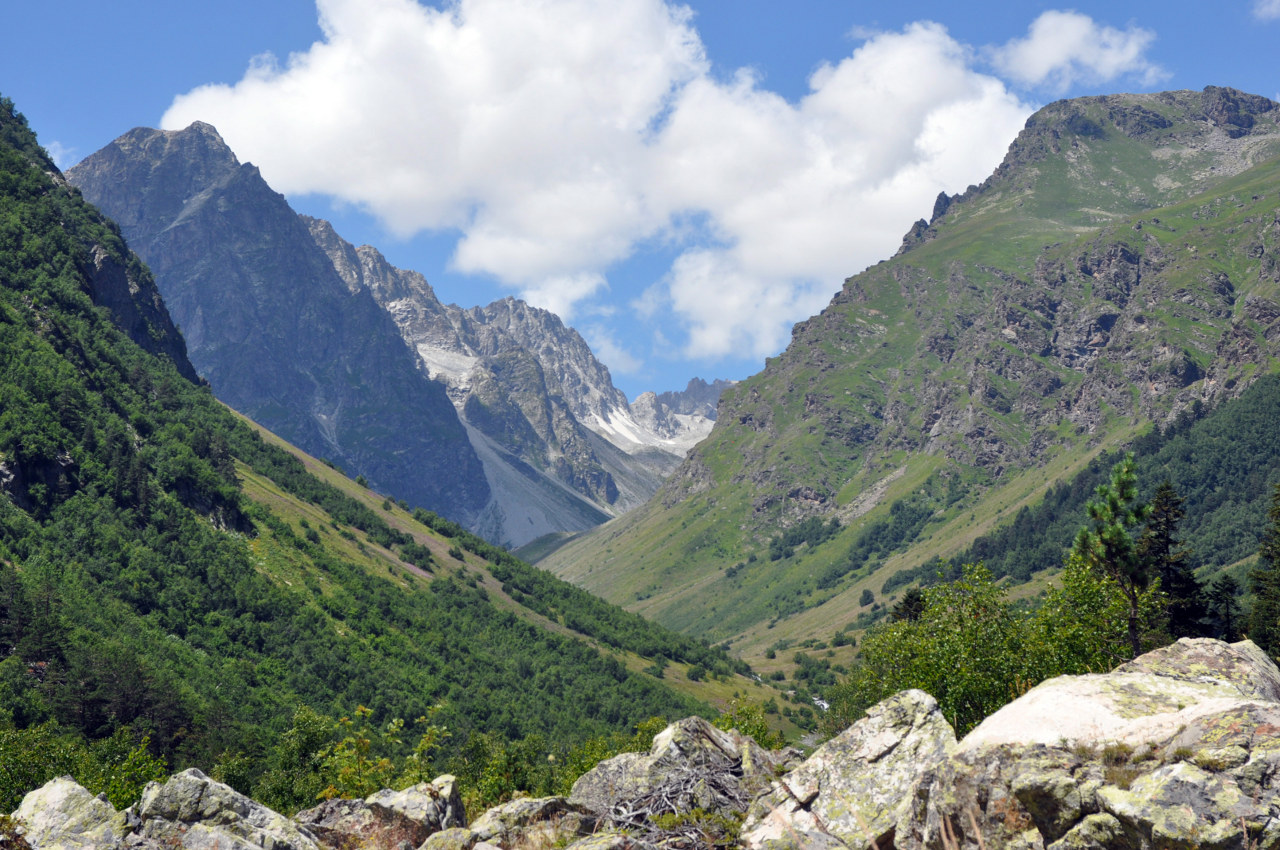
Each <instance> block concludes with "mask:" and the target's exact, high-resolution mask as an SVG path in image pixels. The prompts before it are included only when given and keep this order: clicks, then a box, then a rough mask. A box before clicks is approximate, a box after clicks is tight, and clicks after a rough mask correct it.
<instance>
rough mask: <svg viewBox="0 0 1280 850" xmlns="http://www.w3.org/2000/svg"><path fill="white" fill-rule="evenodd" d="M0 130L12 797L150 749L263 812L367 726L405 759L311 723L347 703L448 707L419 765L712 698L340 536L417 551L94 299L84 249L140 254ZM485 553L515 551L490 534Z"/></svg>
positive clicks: (1, 430) (591, 617) (637, 636)
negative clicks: (270, 502)
mask: <svg viewBox="0 0 1280 850" xmlns="http://www.w3.org/2000/svg"><path fill="white" fill-rule="evenodd" d="M0 140H5V141H7V142H8V144H0V281H2V282H3V285H2V286H0V464H3V465H4V467H5V470H6V475H5V476H4V478H5V482H6V483H5V484H4V487H3V490H2V491H0V658H3V659H4V660H3V661H0V737H2V738H3V740H4V742H5V744H4V746H5V747H7V749H6V750H5V753H6V757H4V758H0V774H2V775H0V794H3V795H5V796H4V799H5V800H7V801H8V802H7V803H6V805H10V804H11V805H10V809H11V808H12V805H16V801H15V799H14V798H15V795H17V798H19V799H20V796H21V794H22V793H25V792H26V791H28V790H30V789H31V788H32V787H35V786H36V785H38V784H40V783H41V782H43V781H45V780H46V779H48V778H49V777H50V776H51V775H57V774H59V773H73V774H75V775H77V777H78V778H79V777H80V776H81V775H83V776H85V777H88V778H87V779H81V782H82V784H86V787H90V783H91V782H97V783H98V784H97V785H96V786H93V789H94V790H100V791H105V792H106V793H108V795H109V796H113V797H114V798H117V799H123V798H124V797H125V796H127V795H128V794H129V793H132V792H131V790H130V789H131V788H133V786H134V785H136V783H137V782H140V781H143V778H145V777H148V776H149V775H150V774H151V773H152V772H153V770H152V769H153V768H154V767H155V765H156V764H158V763H160V760H163V761H165V762H167V763H168V764H169V765H170V766H171V767H172V768H173V769H181V768H183V767H186V766H189V765H198V766H201V767H203V768H207V769H212V770H213V771H214V772H215V773H217V774H219V775H220V776H222V777H225V778H226V779H227V781H229V782H232V783H233V784H234V785H235V786H236V787H237V788H239V789H240V790H242V791H253V792H254V793H255V794H259V796H260V798H261V799H263V801H264V802H268V804H271V805H275V806H278V807H280V808H282V809H288V808H290V807H293V808H297V807H301V806H302V805H313V804H314V801H315V799H316V796H317V794H319V793H320V792H321V791H323V790H325V788H327V787H328V786H330V785H333V786H334V787H335V789H338V790H341V789H342V787H343V786H342V785H341V784H340V783H339V782H336V781H330V779H329V777H330V775H332V774H335V772H337V773H340V772H341V771H340V770H339V769H340V768H341V767H342V766H343V764H345V763H347V762H349V761H351V760H352V759H354V760H355V761H356V762H360V761H361V759H363V758H364V757H363V756H361V754H360V747H361V746H362V745H361V743H360V742H361V740H363V738H365V737H367V738H368V739H369V740H370V742H371V744H370V746H371V747H372V748H373V754H372V756H371V757H374V756H376V758H375V759H374V761H375V762H376V760H377V759H378V758H382V757H386V758H388V759H391V760H392V762H393V763H395V764H396V765H398V767H397V770H402V769H406V768H405V766H406V765H408V764H409V763H408V761H407V759H409V758H410V757H411V756H413V755H414V749H415V748H414V746H413V742H412V736H408V735H402V734H399V733H397V734H396V735H393V736H392V737H391V738H387V737H385V735H384V733H383V732H382V731H379V732H378V733H377V734H376V735H375V734H373V732H371V731H370V732H367V733H366V732H362V731H360V729H359V728H352V729H349V730H347V731H345V732H343V734H341V735H338V736H337V739H335V732H334V728H333V723H332V722H331V721H329V720H327V719H326V718H328V717H342V716H346V715H350V714H351V713H352V712H353V711H354V709H355V707H356V706H358V705H363V706H367V707H368V709H369V711H370V712H371V713H370V714H369V715H368V717H367V723H368V724H369V728H370V729H371V730H372V729H377V730H386V729H388V728H389V725H390V724H392V723H394V722H395V718H413V717H419V716H429V715H430V712H431V710H432V707H433V706H434V705H436V704H437V703H440V702H443V703H445V706H446V707H445V708H444V709H442V710H441V717H440V718H439V725H442V726H443V725H447V726H448V727H449V728H450V729H452V730H455V731H454V735H455V737H451V738H449V739H446V740H438V741H436V743H435V744H433V745H432V746H431V747H427V748H426V749H423V750H422V751H421V752H419V753H418V761H417V763H416V764H417V766H416V768H415V770H417V771H418V772H419V774H420V775H421V774H422V772H424V771H427V770H429V769H434V768H436V767H438V766H440V765H442V764H446V763H448V761H449V759H451V758H453V757H455V756H456V754H457V752H458V750H459V748H460V747H461V746H462V745H463V744H464V742H465V741H466V740H467V738H468V736H469V735H470V733H471V732H473V731H474V730H477V729H485V730H489V731H491V732H492V734H494V735H496V736H498V737H499V738H500V739H501V740H502V741H504V742H505V741H521V740H524V739H526V738H529V737H530V736H535V735H542V736H545V737H547V738H549V739H555V740H562V741H564V742H565V744H566V746H571V745H572V744H573V743H575V742H579V741H583V740H586V739H589V738H591V737H593V736H600V735H605V734H608V733H610V732H611V731H615V730H619V729H626V728H629V727H630V726H632V725H633V724H635V723H637V722H639V721H640V720H641V719H642V718H645V717H649V716H652V715H654V714H663V715H667V716H680V715H686V714H690V713H697V712H699V711H707V708H706V707H705V706H702V705H700V704H698V703H697V702H695V701H693V700H691V699H689V698H686V697H683V696H680V695H677V694H675V693H674V692H672V691H670V690H668V689H666V688H664V687H662V686H661V684H659V683H657V682H655V681H654V680H653V679H652V678H650V677H646V676H641V675H632V674H630V673H628V671H627V670H626V669H625V668H624V667H623V666H622V665H621V664H620V663H619V662H618V661H617V660H616V659H615V658H613V657H610V656H608V655H607V654H604V653H602V652H600V651H598V650H596V649H595V648H593V647H592V646H590V645H588V644H587V643H586V642H584V641H581V640H577V639H573V638H571V637H567V636H565V635H562V634H559V633H555V632H552V631H549V630H545V629H542V628H539V627H537V626H535V625H533V624H531V623H530V621H529V620H526V619H521V618H520V617H519V616H517V614H516V613H513V612H512V611H509V610H503V609H499V608H498V607H496V606H494V605H493V604H491V602H490V600H489V598H488V596H487V595H486V593H485V592H484V589H483V588H482V587H480V586H477V585H478V582H476V581H475V579H474V577H472V578H471V582H470V584H468V583H465V582H462V581H458V580H454V579H452V578H449V577H441V578H437V579H435V580H433V581H430V582H423V581H419V582H415V583H413V584H411V585H409V586H406V585H405V584H404V583H403V581H402V580H392V578H389V577H388V574H387V572H386V570H385V569H383V570H376V571H375V570H371V569H370V568H369V567H368V565H366V564H364V563H353V562H352V561H351V560H350V559H348V558H347V557H346V555H344V554H341V553H344V552H348V551H350V550H349V549H345V548H343V547H345V545H346V541H347V540H348V539H349V540H354V541H356V543H357V548H358V547H359V546H363V545H364V539H363V538H358V537H357V534H356V532H360V533H362V534H363V535H364V536H365V537H367V539H368V540H369V541H371V542H372V543H375V544H378V545H380V546H384V547H396V548H397V549H398V551H399V552H401V553H402V554H404V555H405V557H406V558H407V559H410V560H417V561H423V562H426V561H428V558H427V557H426V554H427V553H424V552H423V551H422V550H423V549H426V548H427V547H425V546H423V544H422V543H421V541H420V540H415V539H414V538H413V537H412V536H411V535H410V534H408V533H406V532H404V531H402V530H399V529H397V528H393V527H391V526H390V525H389V524H388V523H387V519H386V516H385V514H384V515H380V514H379V512H377V511H375V510H372V509H370V507H369V506H368V505H366V504H364V503H363V502H361V501H359V500H357V499H355V498H352V497H351V496H349V495H346V494H345V493H344V492H342V491H341V490H340V489H339V488H337V487H334V486H331V485H329V484H326V483H324V482H322V481H321V480H319V479H318V478H316V477H314V476H312V475H310V474H308V473H307V471H306V468H305V466H304V465H303V463H302V462H301V461H300V460H299V459H298V458H297V457H295V456H293V455H292V454H290V453H288V452H287V451H285V450H283V449H281V448H278V447H276V446H274V445H272V444H270V443H268V442H267V441H264V440H263V439H261V438H260V437H259V435H258V434H257V432H256V431H255V430H253V429H252V428H251V427H250V426H249V425H247V424H245V423H244V422H242V421H241V420H239V419H237V418H236V417H234V416H233V415H232V414H231V413H230V412H229V411H228V410H227V409H226V408H224V407H223V406H222V405H221V404H219V403H218V402H217V401H216V400H215V399H214V398H213V396H212V395H211V393H210V392H209V390H208V388H207V387H204V386H198V385H196V384H194V383H192V382H190V381H188V380H186V379H184V378H183V377H182V373H181V372H180V371H179V369H178V368H176V366H175V364H174V362H173V361H171V360H169V359H167V358H166V357H163V356H159V355H157V354H155V353H152V352H149V351H148V350H144V349H143V348H140V347H139V345H138V344H136V343H135V342H134V341H133V340H132V339H130V337H129V336H128V335H127V334H126V333H124V331H122V329H121V328H119V327H117V326H116V324H115V323H114V321H113V318H114V317H115V316H116V314H115V313H113V312H111V311H109V310H107V309H104V308H103V307H101V306H97V305H95V303H94V287H93V283H92V280H91V278H90V277H89V274H90V272H91V270H92V269H94V267H95V266H94V263H95V261H94V254H93V253H92V252H94V251H96V250H97V249H99V248H101V249H102V250H103V251H106V252H107V255H108V257H109V258H111V259H113V260H114V261H116V262H118V263H119V265H120V266H121V268H123V269H125V270H126V272H127V274H128V276H129V277H130V279H131V280H133V281H136V282H138V283H139V284H145V283H147V282H148V281H149V278H148V277H147V275H148V273H147V272H146V270H145V268H144V267H142V266H141V264H140V263H138V261H137V260H136V258H132V256H131V255H129V254H128V252H127V249H126V248H125V246H124V243H123V241H122V240H121V239H120V237H119V233H118V231H117V230H116V229H115V228H114V226H113V225H111V224H110V223H109V222H107V221H106V220H104V219H103V218H102V217H101V216H100V215H99V214H98V213H97V212H96V211H95V210H94V209H93V208H92V207H90V206H89V205H87V204H85V203H84V202H83V200H82V199H81V198H80V196H79V194H78V193H77V192H75V191H74V190H70V189H68V188H66V187H65V186H62V185H57V184H54V183H53V182H52V181H51V180H50V179H49V177H48V176H47V175H46V174H45V171H46V170H51V169H52V166H51V165H49V164H48V163H47V158H46V157H44V155H43V153H42V152H41V151H40V150H39V148H38V146H37V145H36V144H35V141H34V138H33V137H31V135H30V133H29V131H28V130H27V129H26V128H25V124H24V123H23V122H21V121H20V119H19V118H18V117H16V116H15V114H14V113H13V112H12V108H11V106H10V105H3V106H0ZM46 166H47V167H46ZM143 291H144V293H145V290H143ZM144 336H145V333H144ZM237 464H240V466H237ZM238 469H241V470H247V472H246V475H249V474H251V475H252V476H253V478H254V479H255V482H259V481H260V480H261V479H265V480H266V481H268V482H270V484H271V487H272V488H278V489H279V490H281V491H283V492H284V493H285V494H288V495H289V496H290V497H292V498H294V499H297V500H301V501H302V502H305V503H307V505H308V506H309V507H308V510H309V511H314V510H317V509H318V510H319V511H323V512H324V513H325V514H327V516H325V517H324V519H323V520H321V521H320V522H319V523H317V525H318V526H319V528H317V527H314V526H312V525H310V524H308V525H306V526H302V529H303V530H302V533H301V534H299V533H298V532H297V531H296V529H297V528H298V526H299V525H300V522H298V521H297V520H296V519H292V518H290V517H287V516H285V515H284V514H282V513H281V511H284V510H287V508H275V507H272V508H269V507H267V506H266V505H263V504H257V503H254V502H252V501H251V500H250V499H248V498H247V497H246V496H245V494H244V490H243V487H242V484H241V482H240V480H239V479H238V475H237V470H238ZM255 486H257V485H256V484H255ZM263 486H266V485H263ZM267 489H271V488H267ZM273 495H274V494H273ZM312 515H313V516H314V514H312ZM329 528H333V529H334V530H335V531H336V533H335V534H332V535H331V534H330V533H329V531H328V529H329ZM322 532H323V533H322ZM418 534H419V535H421V534H422V532H421V531H420V530H419V531H418ZM447 536H449V537H451V538H453V539H454V540H455V541H456V544H457V545H460V546H466V547H468V548H473V550H474V551H477V552H484V553H487V554H494V555H495V556H500V555H502V554H503V553H501V551H500V550H497V549H496V548H494V547H487V544H483V545H482V541H481V542H476V539H473V538H470V537H467V536H465V535H463V534H461V533H455V532H453V531H452V530H450V533H449V534H448V535H447ZM338 544H340V545H338ZM331 546H332V548H331ZM486 547H487V548H486ZM428 551H429V550H428ZM459 551H461V550H459ZM504 564H505V569H506V571H507V572H508V573H510V575H512V576H521V575H524V574H525V571H527V572H529V573H532V572H533V570H532V568H530V567H528V566H526V565H520V564H519V563H518V562H515V561H514V559H512V558H510V556H509V555H508V556H506V560H505V561H504ZM471 566H472V568H473V569H480V568H481V565H480V564H479V562H478V561H473V562H472V565H471ZM548 587H549V588H550V589H547V590H545V591H544V589H543V588H541V587H539V588H538V594H539V596H540V597H541V598H545V599H547V602H546V603H543V604H544V606H545V605H552V604H554V605H555V606H556V610H557V611H558V612H559V614H560V615H561V616H562V617H565V618H568V617H571V616H576V617H578V618H579V619H581V620H582V622H583V624H584V626H585V628H586V629H587V630H588V631H591V632H594V633H598V635H600V636H601V637H602V639H605V636H607V635H608V632H609V630H610V629H611V627H612V626H611V622H612V620H613V619H615V618H616V619H617V621H618V622H626V623H629V624H630V625H628V627H627V629H628V636H627V637H626V638H620V637H619V638H614V639H613V640H614V642H615V643H617V644H618V645H623V644H636V645H639V644H640V642H641V641H648V643H649V644H650V647H651V649H652V651H653V653H654V655H653V657H657V656H658V655H666V654H668V651H669V654H670V655H673V656H681V655H688V656H694V655H697V654H699V653H706V657H707V659H708V660H709V661H711V662H712V663H722V664H724V663H725V658H726V657H725V656H724V655H723V653H719V652H713V651H712V650H710V649H709V648H706V647H705V646H704V647H701V648H699V647H698V646H697V645H696V642H691V641H688V639H686V638H681V637H678V636H673V635H668V634H666V633H664V632H663V631H662V630H661V629H659V628H657V627H655V626H651V625H648V624H644V625H643V626H642V625H640V624H638V623H635V622H633V621H632V620H630V619H629V618H631V617H632V616H633V615H625V614H623V613H622V612H619V611H617V610H616V609H610V608H609V606H607V605H605V604H604V603H600V602H598V600H596V601H594V602H591V603H587V602H585V601H584V602H583V604H582V606H581V607H582V610H581V611H579V610H578V608H577V603H576V602H574V601H573V600H575V599H578V598H579V597H577V596H575V595H574V593H575V592H571V591H568V590H565V589H563V588H561V587H559V586H558V585H557V586H554V587H551V586H548ZM576 593H581V592H580V591H576ZM582 596H585V594H582ZM530 598H533V595H532V594H530ZM552 600H556V601H555V602H552ZM592 606H597V607H594V608H593V607H592ZM635 619H636V620H638V619H639V618H635ZM298 705H307V706H312V707H313V708H310V709H306V710H301V709H296V706H298ZM291 720H292V725H291ZM365 720H366V719H362V720H361V722H362V723H364V722H365ZM433 725H436V724H434V723H433ZM361 728H362V727H361ZM347 738H351V741H349V742H348V743H346V744H345V745H343V741H346V739H347ZM396 739H398V743H397V742H396ZM143 740H146V741H147V742H148V743H147V744H146V745H145V746H143V745H142V744H140V743H139V742H141V741H143ZM421 740H422V739H421V738H420V739H419V741H421ZM125 743H128V744H129V746H128V747H125V746H124V744H125ZM436 744H439V745H440V748H439V749H438V750H435V749H434V748H435V746H436ZM139 746H143V749H142V750H137V747H139ZM32 753H40V754H41V755H40V757H39V759H34V758H33V757H32V756H31V754H32ZM85 753H88V755H85ZM148 759H155V760H156V761H154V762H153V761H148ZM326 759H328V760H327V761H326ZM344 760H345V761H344ZM424 761H430V762H432V764H430V765H424V764H423V762H424ZM85 765H89V767H85ZM93 765H100V766H102V767H101V770H99V774H100V775H101V777H102V778H101V779H94V778H93V777H94V776H95V775H98V774H95V772H94V771H95V770H98V768H95V767H93ZM107 766H110V767H111V770H112V771H114V773H109V772H106V771H107ZM90 768H92V769H90ZM49 771H53V773H49ZM360 774H361V771H360V770H357V771H355V773H354V774H351V776H352V777H353V778H352V779H351V780H350V786H351V787H354V786H355V785H356V784H358V782H357V781H358V778H359V775H360ZM112 777H114V778H112ZM344 781H345V780H344Z"/></svg>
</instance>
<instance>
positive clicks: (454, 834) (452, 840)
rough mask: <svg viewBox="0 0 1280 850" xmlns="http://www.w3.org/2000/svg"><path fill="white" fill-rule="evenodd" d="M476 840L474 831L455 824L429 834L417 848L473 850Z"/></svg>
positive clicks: (419, 849) (423, 849)
mask: <svg viewBox="0 0 1280 850" xmlns="http://www.w3.org/2000/svg"><path fill="white" fill-rule="evenodd" d="M476 840H477V839H476V835H475V833H474V832H472V831H471V830H469V829H466V828H465V827H458V826H455V827H450V828H449V829H442V830H440V831H439V832H437V833H435V834H434V835H432V836H430V837H429V838H428V839H427V840H426V841H424V842H423V844H422V846H421V847H419V848H418V850H475V847H476Z"/></svg>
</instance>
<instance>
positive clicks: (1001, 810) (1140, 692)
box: [882, 640, 1280, 850]
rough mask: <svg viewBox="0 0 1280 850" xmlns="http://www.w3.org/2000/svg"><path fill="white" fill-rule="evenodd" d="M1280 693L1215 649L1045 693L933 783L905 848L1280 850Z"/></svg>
mask: <svg viewBox="0 0 1280 850" xmlns="http://www.w3.org/2000/svg"><path fill="white" fill-rule="evenodd" d="M1277 684H1280V670H1277V668H1276V666H1275V665H1274V664H1273V663H1272V662H1271V661H1270V659H1268V658H1267V657H1266V656H1265V655H1264V654H1262V653H1261V652H1260V651H1258V649H1257V647H1256V646H1254V645H1253V644H1252V643H1249V642H1247V641H1244V642H1241V643H1237V644H1231V645H1227V644H1224V643H1222V642H1220V641H1212V640H1181V641H1178V642H1177V643H1176V644H1173V645H1172V646H1169V647H1165V648H1163V649H1161V650H1157V651H1156V652H1152V653H1148V654H1147V655H1144V656H1141V657H1139V658H1137V659H1135V660H1134V661H1132V662H1130V663H1128V664H1125V665H1123V666H1121V667H1120V668H1118V669H1117V670H1115V671H1114V672H1112V673H1109V674H1105V675H1091V676H1064V677H1060V678H1058V679H1053V680H1050V681H1048V682H1044V683H1042V684H1041V685H1040V686H1038V687H1037V688H1034V689H1032V690H1031V691H1030V692H1029V693H1027V694H1026V695H1024V696H1023V697H1021V698H1020V699H1018V700H1016V701H1015V702H1013V703H1011V704H1010V705H1008V706H1005V708H1003V709H1001V710H1000V711H998V712H996V713H995V714H993V715H991V717H989V718H987V720H986V721H984V722H983V723H982V725H980V726H979V727H978V728H977V729H975V730H974V731H973V732H971V733H970V734H969V735H968V736H966V737H965V739H964V740H963V741H961V742H960V744H959V745H958V746H957V747H956V749H955V752H954V753H953V754H952V755H951V756H950V757H949V758H947V759H946V760H945V761H943V762H942V763H940V764H938V765H937V766H936V767H934V768H933V769H931V770H926V771H925V773H924V774H923V775H922V776H921V777H920V779H919V781H918V783H917V785H916V792H915V794H914V797H913V800H912V803H911V813H910V816H909V817H907V818H906V820H905V823H904V825H903V826H902V827H900V828H899V829H898V831H897V832H896V833H895V835H894V842H895V845H896V846H897V847H900V848H916V847H931V848H932V847H942V846H944V844H946V843H947V842H948V841H950V840H952V839H954V840H955V841H956V842H958V843H959V844H960V845H961V846H966V847H967V846H977V844H979V843H981V844H985V846H987V847H1012V846H1015V845H1017V846H1025V847H1047V848H1057V850H1067V848H1073V849H1074V848H1135V850H1137V848H1142V849H1143V850H1145V848H1151V847H1168V848H1192V847H1244V846H1257V847H1264V848H1265V847H1280V799H1278V797H1280V702H1277V701H1276V697H1277V696H1280V689H1277V687H1276V686H1277ZM1273 801H1274V802H1275V803H1277V805H1273ZM948 833H949V836H948ZM882 846H883V845H882Z"/></svg>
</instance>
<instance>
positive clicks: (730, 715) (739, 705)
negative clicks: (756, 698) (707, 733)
mask: <svg viewBox="0 0 1280 850" xmlns="http://www.w3.org/2000/svg"><path fill="white" fill-rule="evenodd" d="M774 713H775V714H776V713H777V704H776V703H775V704H774ZM765 715H766V711H765V704H764V703H763V702H748V701H746V700H744V699H742V698H740V697H734V698H733V699H732V700H730V701H729V705H728V707H726V708H725V710H724V711H723V712H721V714H720V716H719V717H717V718H716V719H715V720H713V721H711V723H712V725H714V726H715V727H716V728H717V729H723V730H724V731H726V732H727V731H729V730H730V729H737V730H738V731H739V732H741V733H742V734H744V735H749V736H751V738H752V739H754V740H755V742H756V743H757V744H759V745H760V746H762V747H764V748H765V749H767V750H776V749H780V748H781V747H783V746H785V745H786V743H787V741H786V738H784V737H783V736H782V733H781V732H776V731H774V730H773V729H770V728H769V722H768V720H766V719H765Z"/></svg>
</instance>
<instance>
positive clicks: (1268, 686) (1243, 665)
mask: <svg viewBox="0 0 1280 850" xmlns="http://www.w3.org/2000/svg"><path fill="white" fill-rule="evenodd" d="M1113 672H1114V673H1154V674H1155V675H1157V676H1164V677H1166V678H1170V679H1185V680H1187V681H1191V682H1215V683H1221V684H1224V685H1229V686H1230V687H1233V688H1235V689H1236V690H1237V691H1239V693H1240V696H1242V697H1246V698H1250V697H1251V698H1254V699H1259V700H1265V701H1267V702H1280V669H1278V668H1277V667H1276V665H1275V664H1274V663H1273V662H1272V661H1271V659H1270V658H1268V657H1267V654H1266V653H1265V652H1263V651H1262V649H1261V648H1260V647H1259V646H1258V645H1257V644H1255V643H1254V642H1253V641H1249V640H1242V641H1240V642H1238V643H1223V642H1222V641H1220V640H1213V639H1212V638H1182V639H1181V640H1179V641H1177V642H1176V643H1173V644H1170V645H1169V646H1165V647H1161V648H1160V649H1155V650H1152V651H1151V652H1148V653H1146V654H1145V655H1141V656H1139V657H1138V658H1135V659H1134V660H1132V661H1129V662H1127V663H1125V664H1121V665H1120V666H1119V667H1117V668H1116V669H1115V670H1114V671H1113Z"/></svg>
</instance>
